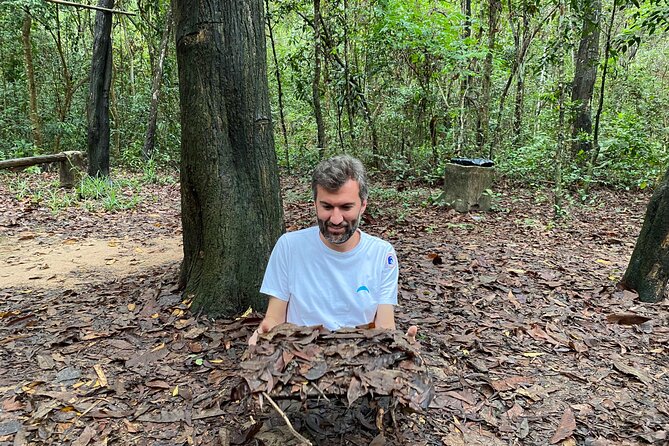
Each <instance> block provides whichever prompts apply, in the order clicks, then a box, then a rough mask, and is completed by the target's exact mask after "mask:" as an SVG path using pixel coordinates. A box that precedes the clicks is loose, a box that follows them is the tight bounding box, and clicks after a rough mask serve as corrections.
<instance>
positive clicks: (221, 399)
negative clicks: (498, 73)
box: [0, 177, 669, 446]
mask: <svg viewBox="0 0 669 446" xmlns="http://www.w3.org/2000/svg"><path fill="white" fill-rule="evenodd" d="M405 186H407V185H405ZM498 191H499V196H498V197H497V199H496V203H495V207H494V209H493V210H492V211H491V212H489V213H486V214H475V213H472V214H464V215H461V214H457V213H455V212H454V211H450V210H445V209H441V208H438V207H434V206H429V205H425V204H424V200H425V199H426V198H427V196H426V195H425V194H424V193H423V192H420V191H418V189H415V188H414V187H413V186H411V185H408V187H405V189H404V191H403V192H398V191H397V190H395V189H394V188H393V187H391V186H387V187H384V188H380V189H379V188H377V189H375V190H374V191H373V194H372V197H371V201H370V206H369V207H368V210H367V215H366V218H365V224H364V230H365V231H367V232H369V233H371V234H373V235H378V236H381V237H382V238H385V239H387V240H389V241H390V242H392V243H393V245H394V246H395V248H396V250H397V252H398V258H399V260H400V267H401V269H400V307H399V308H398V311H397V320H398V325H399V328H400V329H402V330H405V329H406V328H407V326H408V325H409V324H417V325H419V327H420V332H419V338H420V344H421V350H422V352H423V358H424V359H425V363H426V366H427V367H428V370H429V372H430V374H431V375H432V378H433V381H434V387H435V396H434V399H433V400H432V403H431V404H430V407H429V409H428V410H427V411H426V412H424V413H412V414H411V413H405V412H403V411H399V410H397V411H388V412H386V415H385V417H383V420H382V421H383V423H382V424H383V426H382V427H383V428H382V431H379V429H378V427H377V423H375V421H376V420H375V417H376V415H375V413H377V414H378V412H374V408H373V407H372V406H371V403H373V401H371V402H369V404H366V405H365V404H363V405H358V406H356V407H350V408H348V407H346V404H344V403H342V402H341V401H336V400H331V401H329V402H325V401H306V402H303V403H300V402H290V401H284V402H281V408H282V409H283V410H284V411H285V412H286V413H287V414H288V415H289V417H290V419H291V421H292V423H293V425H294V426H295V428H296V429H297V430H299V431H300V432H301V433H302V434H303V435H305V436H307V437H308V438H309V439H310V440H311V441H313V442H315V444H319V445H320V446H330V445H332V446H334V445H358V446H360V445H365V446H367V445H373V446H380V445H383V444H386V445H412V446H413V445H446V446H464V445H467V446H469V445H482V446H488V445H495V446H496V445H500V446H501V445H532V446H534V445H546V444H558V445H561V446H572V445H588V446H613V445H648V444H652V445H666V444H668V443H667V441H668V440H667V439H668V438H669V355H668V354H667V353H668V352H669V302H667V301H666V300H665V301H664V302H660V303H657V304H644V303H641V302H639V301H638V299H637V298H636V296H635V294H634V293H631V292H623V291H620V290H617V289H616V286H615V285H616V283H617V281H618V280H619V279H620V278H621V276H622V274H623V272H624V270H625V268H626V265H627V262H628V260H629V255H630V254H631V252H632V249H633V246H634V243H635V239H636V236H637V234H638V231H639V229H640V227H641V222H642V218H643V212H644V209H645V205H646V203H647V200H648V198H649V196H648V194H647V193H645V194H640V193H613V192H610V191H605V190H600V191H594V192H593V195H592V196H591V199H592V201H591V203H590V204H589V205H588V206H584V205H582V204H579V203H578V202H577V201H576V200H573V201H572V202H571V203H568V206H567V208H566V211H567V212H566V215H565V218H564V219H562V220H561V221H554V220H553V219H552V211H551V205H550V195H549V194H548V193H547V192H546V191H527V190H522V189H514V188H511V187H504V186H498ZM428 193H429V191H428ZM283 195H284V206H285V211H286V212H285V220H286V226H287V228H288V229H289V230H292V229H297V228H301V227H306V226H309V225H311V224H312V223H313V218H312V215H311V213H312V209H311V205H310V203H309V192H308V186H307V185H306V184H305V183H304V182H303V181H299V180H297V179H296V178H291V177H287V178H284V179H283ZM0 208H1V209H2V212H1V213H0V446H5V445H7V446H9V445H12V446H19V445H33V444H35V445H42V444H44V445H73V446H86V445H107V444H109V445H214V444H222V445H228V444H232V445H237V444H249V445H273V446H286V445H292V444H297V443H296V441H295V439H294V438H293V437H292V436H291V434H290V432H288V430H287V428H286V427H285V426H284V424H283V421H282V420H281V419H280V418H279V417H278V416H277V415H276V413H275V412H274V411H272V409H270V408H268V406H267V405H266V404H265V406H264V408H263V409H260V408H259V407H258V406H257V404H256V403H255V400H252V399H249V398H241V399H240V398H239V395H236V394H235V393H234V392H233V389H235V388H236V387H235V386H236V383H238V382H239V378H240V363H241V362H242V360H243V358H244V354H245V352H246V349H247V348H246V347H247V346H246V339H247V338H248V336H249V335H250V334H251V332H252V331H253V329H254V328H255V326H256V324H257V322H258V315H257V314H252V315H251V316H249V317H247V318H242V319H230V320H223V319H220V320H210V319H208V318H206V317H204V316H197V315H193V314H191V313H190V311H189V302H188V300H187V299H184V297H183V296H182V295H181V293H180V292H179V290H178V289H177V287H176V279H177V274H178V265H179V259H180V255H181V254H180V248H179V243H180V240H181V232H180V223H179V221H180V218H179V189H178V185H163V186H158V185H148V186H145V187H144V188H143V189H142V200H141V202H140V204H139V206H138V207H136V208H134V209H133V210H126V211H121V212H116V213H105V212H89V211H85V210H84V209H82V208H68V209H66V210H61V211H60V212H59V213H57V214H54V213H52V212H51V211H50V210H49V209H48V208H47V207H46V206H45V205H44V204H43V203H42V204H40V203H36V202H34V201H31V200H30V199H28V198H24V199H17V198H16V197H15V195H14V194H13V193H12V191H11V190H10V188H9V187H8V185H7V183H3V182H2V181H0ZM308 365H309V364H308V363H307V364H305V366H308ZM382 434H383V435H382Z"/></svg>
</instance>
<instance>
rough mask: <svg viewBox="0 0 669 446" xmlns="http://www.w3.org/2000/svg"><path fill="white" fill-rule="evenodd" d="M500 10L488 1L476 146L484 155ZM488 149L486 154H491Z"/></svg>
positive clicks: (496, 2)
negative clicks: (485, 44) (486, 34)
mask: <svg viewBox="0 0 669 446" xmlns="http://www.w3.org/2000/svg"><path fill="white" fill-rule="evenodd" d="M501 9H502V3H501V2H500V0H488V43H487V52H486V56H485V60H484V61H483V76H482V78H481V103H480V106H479V125H478V128H479V132H478V135H477V143H478V144H477V145H478V147H479V153H486V148H487V146H489V145H490V141H488V133H489V130H490V86H491V78H492V61H493V54H494V51H495V39H496V37H497V21H498V17H499V12H500V11H501ZM492 150H493V148H492V147H490V150H489V151H488V153H492Z"/></svg>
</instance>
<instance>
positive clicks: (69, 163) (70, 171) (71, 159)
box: [0, 151, 86, 188]
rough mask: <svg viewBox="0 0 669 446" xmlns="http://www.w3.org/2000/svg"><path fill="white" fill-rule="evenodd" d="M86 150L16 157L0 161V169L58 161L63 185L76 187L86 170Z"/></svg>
mask: <svg viewBox="0 0 669 446" xmlns="http://www.w3.org/2000/svg"><path fill="white" fill-rule="evenodd" d="M85 156H86V154H85V153H84V152H77V151H70V152H61V153H54V154H52V155H39V156H30V157H27V158H14V159H11V160H4V161H0V169H11V168H14V167H29V166H36V165H38V164H48V163H58V170H59V172H60V185H61V187H67V188H70V187H74V186H75V185H76V184H77V182H78V181H79V179H80V178H81V174H82V172H83V171H84V170H85V164H86V162H85Z"/></svg>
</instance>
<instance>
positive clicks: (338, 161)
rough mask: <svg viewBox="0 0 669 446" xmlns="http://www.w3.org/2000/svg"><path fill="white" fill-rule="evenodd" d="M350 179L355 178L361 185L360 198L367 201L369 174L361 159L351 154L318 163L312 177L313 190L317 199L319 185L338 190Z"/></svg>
mask: <svg viewBox="0 0 669 446" xmlns="http://www.w3.org/2000/svg"><path fill="white" fill-rule="evenodd" d="M348 180H355V181H357V182H358V185H359V186H360V200H361V201H365V200H366V199H367V197H368V196H369V190H368V188H367V174H366V173H365V166H363V165H362V162H360V160H359V159H357V158H353V157H352V156H349V155H339V156H335V157H332V158H330V159H326V160H323V161H321V162H320V163H318V166H316V169H314V174H313V176H312V177H311V190H312V191H313V193H314V200H315V199H316V193H317V192H318V190H317V187H318V186H320V187H322V188H323V189H325V190H327V191H332V192H333V191H336V190H339V188H341V187H342V186H343V185H344V183H346V182H347V181H348Z"/></svg>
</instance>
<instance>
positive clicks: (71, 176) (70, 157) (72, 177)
mask: <svg viewBox="0 0 669 446" xmlns="http://www.w3.org/2000/svg"><path fill="white" fill-rule="evenodd" d="M63 154H64V155H65V159H64V160H62V161H60V163H59V165H58V168H59V171H60V187H65V188H68V189H69V188H72V187H75V186H76V185H77V183H79V181H80V180H81V174H82V173H83V172H84V170H85V168H86V163H85V161H84V154H83V153H82V152H63Z"/></svg>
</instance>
